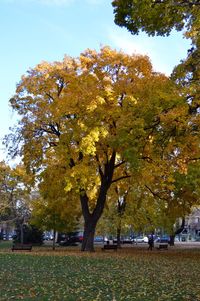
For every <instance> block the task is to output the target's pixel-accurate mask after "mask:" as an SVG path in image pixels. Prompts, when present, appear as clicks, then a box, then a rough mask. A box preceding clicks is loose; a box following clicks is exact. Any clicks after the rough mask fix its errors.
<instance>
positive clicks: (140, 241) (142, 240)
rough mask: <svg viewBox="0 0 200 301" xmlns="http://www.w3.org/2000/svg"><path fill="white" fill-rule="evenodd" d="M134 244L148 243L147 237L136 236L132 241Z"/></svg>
mask: <svg viewBox="0 0 200 301" xmlns="http://www.w3.org/2000/svg"><path fill="white" fill-rule="evenodd" d="M134 241H135V243H136V244H137V243H142V242H145V243H147V242H148V237H147V236H138V237H136V238H135V239H134Z"/></svg>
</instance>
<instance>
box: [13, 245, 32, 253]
mask: <svg viewBox="0 0 200 301" xmlns="http://www.w3.org/2000/svg"><path fill="white" fill-rule="evenodd" d="M31 250H32V245H31V244H21V243H14V244H13V245H12V252H13V251H31Z"/></svg>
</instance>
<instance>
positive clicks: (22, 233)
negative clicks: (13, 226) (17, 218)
mask: <svg viewBox="0 0 200 301" xmlns="http://www.w3.org/2000/svg"><path fill="white" fill-rule="evenodd" d="M20 243H21V244H23V243H24V229H23V224H20Z"/></svg>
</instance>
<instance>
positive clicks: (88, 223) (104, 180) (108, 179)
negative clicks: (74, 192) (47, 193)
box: [80, 151, 116, 252]
mask: <svg viewBox="0 0 200 301" xmlns="http://www.w3.org/2000/svg"><path fill="white" fill-rule="evenodd" d="M115 158H116V152H115V151H113V153H112V155H111V156H110V159H109V160H107V162H106V163H105V165H104V168H103V169H102V167H101V166H100V165H99V175H100V179H101V185H100V189H99V195H98V198H97V202H96V206H95V208H94V210H93V212H90V209H89V198H88V196H87V194H86V191H85V190H84V189H80V201H81V208H82V213H83V217H84V222H85V224H84V233H83V242H82V247H81V251H89V252H94V235H95V230H96V225H97V223H98V221H99V219H100V217H101V215H102V213H103V210H104V207H105V202H106V196H107V192H108V189H109V188H110V185H111V184H112V179H113V173H114V169H115ZM97 162H99V159H98V157H97Z"/></svg>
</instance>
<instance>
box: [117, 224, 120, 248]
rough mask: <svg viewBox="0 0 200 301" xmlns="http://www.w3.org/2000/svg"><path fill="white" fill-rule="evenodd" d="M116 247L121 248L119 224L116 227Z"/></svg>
mask: <svg viewBox="0 0 200 301" xmlns="http://www.w3.org/2000/svg"><path fill="white" fill-rule="evenodd" d="M117 247H118V248H121V223H120V225H119V226H118V227H117Z"/></svg>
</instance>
